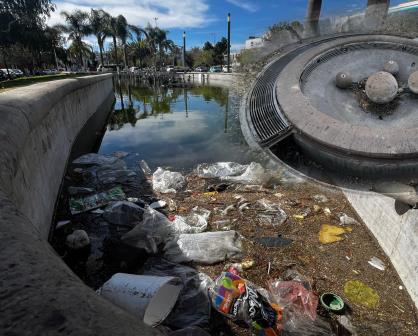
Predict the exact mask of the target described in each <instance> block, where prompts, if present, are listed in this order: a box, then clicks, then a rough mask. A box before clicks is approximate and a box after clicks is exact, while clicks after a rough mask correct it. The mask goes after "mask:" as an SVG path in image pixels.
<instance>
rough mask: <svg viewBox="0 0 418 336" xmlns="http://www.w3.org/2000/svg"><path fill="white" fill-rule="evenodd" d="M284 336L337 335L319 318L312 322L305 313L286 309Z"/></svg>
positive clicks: (283, 326) (283, 327)
mask: <svg viewBox="0 0 418 336" xmlns="http://www.w3.org/2000/svg"><path fill="white" fill-rule="evenodd" d="M281 329H282V333H281V334H280V335H282V336H332V335H335V334H334V333H333V331H332V329H331V325H330V324H329V323H328V322H327V321H325V320H324V319H323V318H321V317H319V316H317V318H316V319H315V320H314V321H312V320H311V319H310V318H309V317H307V316H306V315H305V314H304V313H302V312H300V311H298V310H294V309H284V310H283V319H282V326H281Z"/></svg>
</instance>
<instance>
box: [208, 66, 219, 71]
mask: <svg viewBox="0 0 418 336" xmlns="http://www.w3.org/2000/svg"><path fill="white" fill-rule="evenodd" d="M209 72H222V65H213V66H211V67H210V69H209Z"/></svg>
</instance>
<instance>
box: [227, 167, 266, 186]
mask: <svg viewBox="0 0 418 336" xmlns="http://www.w3.org/2000/svg"><path fill="white" fill-rule="evenodd" d="M268 179H269V176H268V174H267V173H266V170H265V169H264V168H263V166H262V165H261V164H259V163H256V162H251V163H250V165H249V166H248V167H247V169H245V171H244V172H243V173H242V174H241V175H239V176H225V177H221V180H224V181H229V182H237V183H242V184H263V183H264V182H266V181H267V180H268Z"/></svg>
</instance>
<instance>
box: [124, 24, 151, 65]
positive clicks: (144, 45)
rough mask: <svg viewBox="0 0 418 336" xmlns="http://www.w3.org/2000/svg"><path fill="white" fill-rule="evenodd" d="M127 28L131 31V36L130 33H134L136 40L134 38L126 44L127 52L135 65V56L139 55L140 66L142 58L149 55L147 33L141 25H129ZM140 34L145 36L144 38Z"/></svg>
mask: <svg viewBox="0 0 418 336" xmlns="http://www.w3.org/2000/svg"><path fill="white" fill-rule="evenodd" d="M129 30H130V31H131V34H130V35H131V38H132V35H133V34H135V35H136V41H135V40H134V41H133V42H132V43H130V44H129V45H128V50H129V53H130V54H131V57H132V59H133V63H134V65H135V63H136V62H135V61H136V58H137V57H139V66H140V67H141V66H142V59H143V58H145V57H146V56H148V55H149V51H150V50H149V45H148V41H147V40H146V39H147V38H148V33H147V31H146V30H145V29H142V28H141V27H138V26H134V25H129ZM142 35H144V36H145V38H146V39H145V40H144V39H143V38H142Z"/></svg>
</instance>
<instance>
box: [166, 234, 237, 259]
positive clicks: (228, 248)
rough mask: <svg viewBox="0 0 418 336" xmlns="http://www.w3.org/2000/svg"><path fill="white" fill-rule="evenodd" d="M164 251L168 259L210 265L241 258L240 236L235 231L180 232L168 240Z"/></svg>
mask: <svg viewBox="0 0 418 336" xmlns="http://www.w3.org/2000/svg"><path fill="white" fill-rule="evenodd" d="M164 251H165V257H166V258H167V259H168V260H171V261H173V262H177V263H183V262H191V261H194V262H196V263H200V264H205V265H211V264H215V263H218V262H222V261H225V260H227V259H231V260H239V259H241V258H242V244H241V238H240V236H239V234H238V233H237V232H235V231H220V232H204V233H196V234H181V235H180V236H179V237H178V239H174V240H171V241H169V242H168V243H167V244H166V246H165V248H164Z"/></svg>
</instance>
